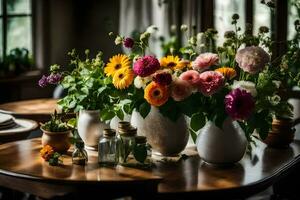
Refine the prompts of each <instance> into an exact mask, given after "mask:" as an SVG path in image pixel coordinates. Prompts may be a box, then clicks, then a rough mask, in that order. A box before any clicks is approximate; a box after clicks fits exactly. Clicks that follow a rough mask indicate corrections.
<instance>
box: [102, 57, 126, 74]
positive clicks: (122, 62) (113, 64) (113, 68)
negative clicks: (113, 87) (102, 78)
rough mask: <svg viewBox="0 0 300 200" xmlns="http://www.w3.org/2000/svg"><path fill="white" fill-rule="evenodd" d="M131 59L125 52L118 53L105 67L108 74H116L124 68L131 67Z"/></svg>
mask: <svg viewBox="0 0 300 200" xmlns="http://www.w3.org/2000/svg"><path fill="white" fill-rule="evenodd" d="M130 64H131V63H130V59H129V58H128V56H126V55H123V54H118V55H115V56H113V57H112V58H110V59H109V63H107V65H106V67H105V68H104V72H105V74H106V76H114V74H115V73H116V72H117V71H118V70H120V69H123V68H130Z"/></svg>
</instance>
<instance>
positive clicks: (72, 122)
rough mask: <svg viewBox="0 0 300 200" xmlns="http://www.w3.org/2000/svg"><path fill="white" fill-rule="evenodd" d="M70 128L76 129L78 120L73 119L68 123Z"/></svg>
mask: <svg viewBox="0 0 300 200" xmlns="http://www.w3.org/2000/svg"><path fill="white" fill-rule="evenodd" d="M67 124H68V126H70V127H72V128H75V127H76V126H77V119H76V118H71V119H69V120H68V122H67Z"/></svg>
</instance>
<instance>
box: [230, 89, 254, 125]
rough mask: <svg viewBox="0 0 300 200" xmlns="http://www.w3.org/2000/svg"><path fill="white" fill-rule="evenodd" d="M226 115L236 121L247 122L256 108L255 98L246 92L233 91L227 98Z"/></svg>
mask: <svg viewBox="0 0 300 200" xmlns="http://www.w3.org/2000/svg"><path fill="white" fill-rule="evenodd" d="M224 103H225V110H226V113H227V114H228V115H229V116H230V117H231V118H232V119H234V120H247V119H248V118H249V117H250V116H251V114H252V112H253V110H254V107H255V102H254V98H253V97H252V95H251V94H250V93H249V92H247V91H246V90H241V89H240V88H237V89H234V90H232V91H231V92H230V93H229V94H227V95H226V96H225V100H224Z"/></svg>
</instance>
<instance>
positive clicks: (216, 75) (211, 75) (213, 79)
mask: <svg viewBox="0 0 300 200" xmlns="http://www.w3.org/2000/svg"><path fill="white" fill-rule="evenodd" d="M223 86H224V76H223V75H222V74H221V73H220V72H216V71H206V72H203V73H201V74H200V75H199V82H198V89H199V91H200V92H201V93H202V94H203V95H205V96H210V95H212V94H214V93H216V92H217V91H218V90H219V89H221V88H222V87H223Z"/></svg>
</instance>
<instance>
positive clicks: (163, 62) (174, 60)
mask: <svg viewBox="0 0 300 200" xmlns="http://www.w3.org/2000/svg"><path fill="white" fill-rule="evenodd" d="M160 66H162V67H164V68H169V69H172V70H180V69H183V68H184V67H185V65H182V64H180V58H179V57H178V56H166V57H162V58H161V59H160Z"/></svg>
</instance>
